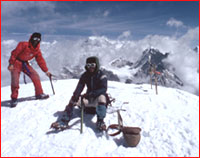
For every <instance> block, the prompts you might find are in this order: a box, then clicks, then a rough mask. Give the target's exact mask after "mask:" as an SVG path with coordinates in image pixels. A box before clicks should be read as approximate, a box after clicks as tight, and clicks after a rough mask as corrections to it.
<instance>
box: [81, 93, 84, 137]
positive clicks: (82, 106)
mask: <svg viewBox="0 0 200 158" xmlns="http://www.w3.org/2000/svg"><path fill="white" fill-rule="evenodd" d="M83 114H84V103H83V96H81V134H82V133H83V116H84V115H83Z"/></svg>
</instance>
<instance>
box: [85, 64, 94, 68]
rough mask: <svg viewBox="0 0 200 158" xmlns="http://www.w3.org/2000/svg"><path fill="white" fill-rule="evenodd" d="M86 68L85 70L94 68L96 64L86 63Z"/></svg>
mask: <svg viewBox="0 0 200 158" xmlns="http://www.w3.org/2000/svg"><path fill="white" fill-rule="evenodd" d="M86 66H87V68H95V67H96V63H87V64H86Z"/></svg>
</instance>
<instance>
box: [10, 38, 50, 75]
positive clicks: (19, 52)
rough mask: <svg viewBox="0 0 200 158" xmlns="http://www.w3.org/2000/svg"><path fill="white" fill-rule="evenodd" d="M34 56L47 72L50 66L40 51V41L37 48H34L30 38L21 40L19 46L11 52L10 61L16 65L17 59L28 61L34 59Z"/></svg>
mask: <svg viewBox="0 0 200 158" xmlns="http://www.w3.org/2000/svg"><path fill="white" fill-rule="evenodd" d="M34 57H35V59H36V61H37V63H38V65H39V66H40V68H41V69H42V71H44V72H47V71H48V68H47V65H46V62H45V60H44V58H43V56H42V53H41V51H40V43H39V44H38V45H37V47H36V48H34V47H33V46H32V44H31V42H30V40H29V42H19V44H18V45H17V47H16V48H15V49H14V50H13V51H12V52H11V57H10V59H9V63H10V64H11V65H14V64H15V61H16V60H20V61H25V62H26V61H29V60H31V59H33V58H34Z"/></svg>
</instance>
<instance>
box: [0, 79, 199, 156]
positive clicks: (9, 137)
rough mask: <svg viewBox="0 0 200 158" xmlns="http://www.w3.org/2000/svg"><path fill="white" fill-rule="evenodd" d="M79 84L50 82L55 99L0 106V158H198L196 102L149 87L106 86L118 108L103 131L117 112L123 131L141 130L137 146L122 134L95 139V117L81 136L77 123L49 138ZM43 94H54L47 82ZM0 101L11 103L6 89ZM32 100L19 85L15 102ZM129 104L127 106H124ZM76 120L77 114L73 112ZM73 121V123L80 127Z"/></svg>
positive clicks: (184, 95) (29, 92)
mask: <svg viewBox="0 0 200 158" xmlns="http://www.w3.org/2000/svg"><path fill="white" fill-rule="evenodd" d="M77 82H78V80H77V79H71V80H58V81H56V82H54V83H53V84H54V88H55V92H56V94H55V95H51V96H50V98H49V99H47V100H36V101H26V102H21V103H19V104H18V106H17V107H16V108H13V109H11V108H8V107H5V106H3V105H1V156H3V157H10V156H12V157H18V156H19V157H31V156H32V157H53V156H56V157H68V156H69V157H75V156H76V157H77V156H82V157H83V156H86V157H89V156H90V157H94V156H103V157H113V156H115V157H129V156H130V157H138V156H142V157H145V156H148V157H170V156H172V157H175V156H178V157H198V156H199V119H198V118H199V97H197V96H195V95H193V94H190V93H188V92H184V91H181V90H178V89H172V88H165V87H160V86H159V87H158V95H156V94H155V89H154V88H155V87H153V89H151V88H150V85H148V84H143V85H135V84H125V83H120V82H112V81H109V82H108V93H110V94H111V95H112V96H113V97H114V98H116V102H115V103H114V104H113V106H112V107H109V108H108V109H107V116H106V119H105V122H106V124H107V125H109V124H113V123H117V114H116V113H111V112H112V111H115V110H116V109H121V108H122V109H125V110H126V111H121V115H122V117H123V123H124V125H125V126H135V127H140V128H141V129H142V131H141V141H140V143H139V144H138V146H137V147H136V148H131V147H127V146H126V143H125V142H124V139H123V137H122V134H120V135H118V136H116V137H109V138H108V139H107V138H106V137H105V136H102V137H99V136H97V135H96V134H95V132H96V130H95V122H96V117H95V116H92V115H85V119H84V126H83V134H80V122H78V123H77V124H76V125H74V126H73V127H72V129H70V130H66V131H63V132H59V133H52V132H50V129H49V127H50V124H51V123H52V122H54V121H55V120H56V119H57V118H58V116H59V115H61V112H60V111H62V110H64V108H65V106H66V104H68V101H69V99H70V97H71V95H72V93H73V91H74V89H75V87H76V84H77ZM42 86H43V88H44V92H45V93H49V94H52V90H51V85H50V83H49V81H45V82H42ZM1 91H2V92H3V93H2V95H1V101H4V100H8V99H9V98H10V87H2V88H1ZM32 95H34V88H33V85H32V84H27V85H24V84H22V85H20V92H19V97H27V96H32ZM124 102H127V103H128V104H123V103H124ZM74 115H75V116H79V115H80V112H79V110H78V109H75V111H74ZM78 120H79V118H74V119H73V120H72V121H71V123H74V122H76V121H78Z"/></svg>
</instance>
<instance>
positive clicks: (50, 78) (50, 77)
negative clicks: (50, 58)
mask: <svg viewBox="0 0 200 158" xmlns="http://www.w3.org/2000/svg"><path fill="white" fill-rule="evenodd" d="M49 80H50V83H51V88H52V91H53V94H54V95H55V91H54V88H53V83H52V75H50V76H49Z"/></svg>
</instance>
